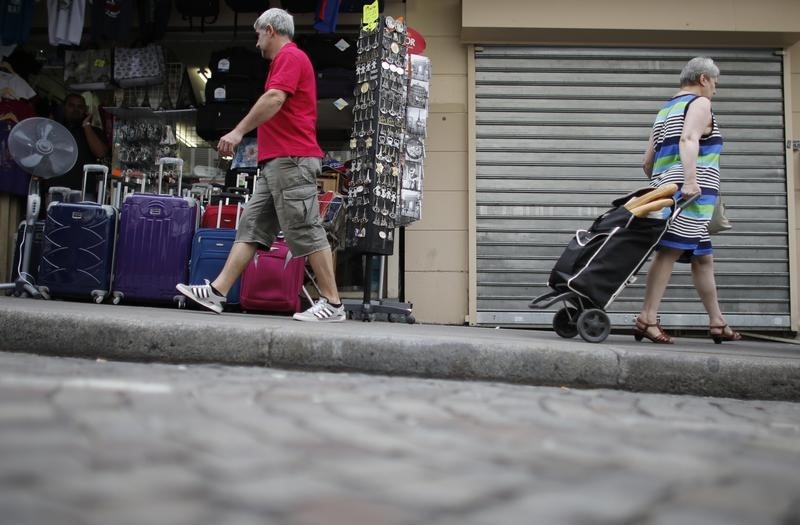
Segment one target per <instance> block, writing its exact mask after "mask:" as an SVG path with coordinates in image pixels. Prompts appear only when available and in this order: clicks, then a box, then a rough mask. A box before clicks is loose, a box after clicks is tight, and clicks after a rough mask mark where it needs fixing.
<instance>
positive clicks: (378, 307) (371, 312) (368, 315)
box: [342, 299, 416, 324]
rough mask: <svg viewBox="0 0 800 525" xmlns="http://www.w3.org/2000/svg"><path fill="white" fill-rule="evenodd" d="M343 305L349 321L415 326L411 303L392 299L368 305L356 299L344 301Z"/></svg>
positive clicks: (372, 302) (379, 300)
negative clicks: (386, 322) (384, 322)
mask: <svg viewBox="0 0 800 525" xmlns="http://www.w3.org/2000/svg"><path fill="white" fill-rule="evenodd" d="M342 304H343V305H344V309H345V311H346V312H347V318H348V319H354V320H356V321H358V320H361V321H388V322H390V323H408V324H414V323H415V322H416V319H414V316H413V315H412V313H411V308H412V304H411V303H401V302H399V301H393V300H391V299H378V300H375V299H373V300H371V301H369V302H368V303H366V302H363V301H357V300H355V299H343V300H342Z"/></svg>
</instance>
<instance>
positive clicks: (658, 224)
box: [528, 188, 694, 343]
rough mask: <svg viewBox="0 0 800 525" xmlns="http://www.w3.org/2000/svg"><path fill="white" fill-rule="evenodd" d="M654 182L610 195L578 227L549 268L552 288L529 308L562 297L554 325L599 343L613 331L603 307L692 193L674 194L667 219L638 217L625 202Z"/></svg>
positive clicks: (565, 332) (634, 271) (561, 331)
mask: <svg viewBox="0 0 800 525" xmlns="http://www.w3.org/2000/svg"><path fill="white" fill-rule="evenodd" d="M653 190H654V188H641V189H638V190H636V191H634V192H632V193H629V194H628V195H625V196H624V197H620V198H618V199H616V200H614V201H613V202H612V203H611V205H612V206H613V208H611V209H609V210H608V211H606V212H605V213H603V214H602V215H600V216H599V217H597V219H595V221H594V222H593V223H592V225H591V226H590V227H589V229H587V230H578V231H576V232H575V236H574V237H573V238H572V239H571V240H570V242H569V244H568V245H567V247H566V249H565V250H564V252H563V253H562V254H561V257H559V259H558V261H556V264H555V266H554V267H553V269H552V271H551V272H550V278H549V280H548V283H547V284H548V286H549V287H550V291H549V292H547V293H545V294H543V295H540V296H539V297H536V298H535V299H533V300H532V301H531V302H530V304H529V305H528V306H529V307H530V308H535V309H544V308H548V307H549V306H551V305H553V304H555V303H557V302H562V303H564V307H563V308H561V309H560V310H558V311H557V312H556V314H555V315H554V316H553V329H554V330H555V332H556V333H557V334H558V335H559V336H561V337H564V338H572V337H575V336H576V335H578V334H580V336H581V337H582V338H583V339H584V340H585V341H587V342H590V343H600V342H602V341H604V340H605V339H606V337H608V334H609V333H610V332H611V322H610V321H609V318H608V315H606V313H605V309H606V308H608V307H609V306H610V305H611V303H613V302H614V300H615V299H616V298H617V296H618V295H619V294H620V293H622V291H623V290H624V289H625V287H626V286H627V285H628V284H629V283H631V282H633V280H634V278H635V277H636V274H637V273H638V272H639V270H640V269H641V267H642V266H643V265H644V263H645V262H647V259H648V258H649V257H650V254H651V253H653V251H654V250H655V248H656V246H657V245H658V243H659V241H660V240H661V238H662V237H663V236H664V234H665V233H666V231H667V228H668V227H669V225H670V224H672V222H673V221H674V220H675V219H676V218H677V217H678V215H680V213H681V211H683V209H684V208H685V207H686V206H687V205H688V204H689V203H691V202H693V201H694V198H692V199H681V200H679V201H674V200H673V206H672V213H671V214H670V216H669V217H668V218H667V219H659V218H651V217H637V216H635V215H634V214H633V213H631V211H630V210H628V209H627V208H625V204H626V203H627V202H628V201H630V199H632V198H635V197H639V196H642V195H644V194H646V193H648V192H650V191H653Z"/></svg>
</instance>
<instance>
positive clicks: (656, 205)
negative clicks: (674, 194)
mask: <svg viewBox="0 0 800 525" xmlns="http://www.w3.org/2000/svg"><path fill="white" fill-rule="evenodd" d="M673 203H674V201H673V200H672V199H659V200H657V201H652V202H648V203H645V204H642V205H641V206H637V207H636V208H633V209H632V210H630V212H631V213H632V214H633V215H635V216H637V217H644V216H645V215H647V214H648V213H650V212H652V211H656V210H660V209H661V208H665V207H667V206H672V204H673Z"/></svg>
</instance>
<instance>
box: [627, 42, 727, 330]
mask: <svg viewBox="0 0 800 525" xmlns="http://www.w3.org/2000/svg"><path fill="white" fill-rule="evenodd" d="M718 78H719V68H718V67H717V66H716V64H714V61H713V60H711V59H710V58H707V57H696V58H693V59H692V60H690V61H689V62H688V63H687V64H686V66H684V68H683V71H681V77H680V90H679V91H678V93H676V94H675V95H674V96H673V97H672V98H671V99H670V100H669V101H667V103H666V104H664V106H663V107H662V108H661V111H659V112H658V115H657V116H656V120H655V123H654V124H653V132H652V134H651V136H650V143H649V145H648V148H647V151H646V152H645V158H644V164H643V168H644V171H645V173H646V174H647V175H648V176H649V177H650V179H651V185H652V186H654V187H658V186H661V185H663V184H669V183H676V184H678V187H679V188H680V191H679V193H680V194H682V195H683V197H685V198H690V197H692V196H695V195H697V196H698V197H697V199H696V200H695V201H694V202H693V203H692V204H690V205H689V206H687V207H686V208H685V209H684V211H683V212H682V213H681V214H680V215H679V216H678V218H677V219H676V220H675V221H674V222H673V223H672V225H671V226H670V227H669V229H668V230H667V232H666V233H665V234H664V237H663V238H662V239H661V242H660V243H659V246H658V251H657V252H656V255H655V257H654V258H653V263H652V265H651V267H650V271H649V273H648V275H647V290H646V291H645V298H644V304H643V305H642V311H641V312H640V313H639V317H638V318H637V319H636V324H635V326H634V332H633V333H634V337H635V338H636V340H637V341H641V340H642V339H643V338H645V339H649V340H650V341H652V342H654V343H661V344H672V338H671V337H670V336H669V334H667V333H666V332H665V331H664V329H663V328H661V325H660V324H659V323H658V308H659V306H660V304H661V299H662V298H663V297H664V292H665V291H666V289H667V284H668V283H669V279H670V277H671V275H672V268H673V266H674V265H675V262H676V261H681V262H691V265H692V278H693V280H694V285H695V288H696V289H697V292H698V294H699V295H700V299H701V300H702V301H703V305H704V306H705V309H706V312H708V317H709V333H710V335H711V337H712V338H713V339H714V342H716V343H719V342H722V341H735V340H739V339H741V335H740V334H739V333H738V332H736V331H734V330H732V329H731V328H730V327H729V326H728V324H727V323H726V322H725V318H724V317H723V315H722V312H721V311H720V308H719V302H718V301H717V285H716V281H715V279H714V258H713V255H712V248H711V238H710V236H709V234H708V228H707V226H708V222H709V221H710V220H711V215H712V213H713V211H714V203H715V202H716V200H717V198H718V197H719V156H720V153H721V152H722V135H720V132H719V127H718V126H717V120H716V118H714V114H713V113H712V111H711V97H713V96H714V95H715V94H716V85H717V79H718ZM664 213H665V214H668V213H669V209H665V210H664Z"/></svg>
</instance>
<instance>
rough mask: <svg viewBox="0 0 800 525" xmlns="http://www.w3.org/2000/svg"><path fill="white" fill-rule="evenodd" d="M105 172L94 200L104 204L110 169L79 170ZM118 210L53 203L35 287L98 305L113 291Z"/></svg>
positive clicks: (88, 167)
mask: <svg viewBox="0 0 800 525" xmlns="http://www.w3.org/2000/svg"><path fill="white" fill-rule="evenodd" d="M97 171H100V172H102V173H103V186H102V189H101V191H100V194H99V198H98V201H99V202H103V199H104V197H105V191H104V189H105V185H106V183H107V180H108V168H107V167H106V166H103V165H100V164H87V165H85V166H84V167H83V173H84V188H85V185H86V178H87V174H88V173H90V172H97ZM116 235H117V210H116V208H114V207H113V206H106V205H102V204H99V203H95V202H77V203H73V202H52V203H51V204H50V206H49V207H48V208H47V219H46V220H45V227H44V245H43V248H42V258H41V261H40V263H39V279H38V284H39V286H40V289H41V291H42V292H43V293H46V294H49V295H50V296H51V297H64V298H75V299H94V301H95V302H97V303H101V302H103V300H104V299H105V298H106V296H108V295H109V293H110V292H111V279H112V274H113V267H114V245H115V240H116Z"/></svg>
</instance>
